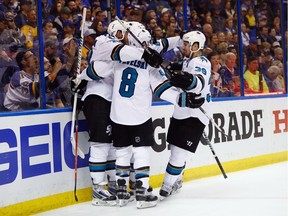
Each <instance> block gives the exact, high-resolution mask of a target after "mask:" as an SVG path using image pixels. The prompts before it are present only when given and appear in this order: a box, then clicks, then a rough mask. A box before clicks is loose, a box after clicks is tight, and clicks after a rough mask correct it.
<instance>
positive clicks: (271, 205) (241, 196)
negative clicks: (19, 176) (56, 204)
mask: <svg viewBox="0 0 288 216" xmlns="http://www.w3.org/2000/svg"><path fill="white" fill-rule="evenodd" d="M227 175H228V178H227V179H224V178H223V177H222V176H216V177H211V178H205V179H200V180H195V181H190V182H185V183H184V185H183V187H182V189H181V191H180V192H179V193H177V194H175V195H172V196H170V197H168V198H167V199H166V200H164V201H161V202H159V203H158V205H157V206H156V207H154V208H147V209H136V206H135V205H136V203H135V202H132V203H129V204H128V205H127V206H125V207H118V206H117V207H99V206H92V205H91V203H90V202H85V203H80V204H77V205H73V206H68V207H65V208H60V209H56V210H52V211H48V212H43V213H41V214H37V215H38V216H56V215H57V216H60V215H61V216H62V215H69V216H76V215H77V216H78V215H79V216H80V215H81V216H86V215H89V216H93V215H95V216H96V215H97V216H150V215H153V216H154V215H159V216H184V215H189V216H288V162H282V163H277V164H272V165H267V166H262V167H258V168H254V169H249V170H244V171H239V172H234V173H228V174H227ZM158 191H159V188H156V189H155V190H154V193H155V194H157V195H158Z"/></svg>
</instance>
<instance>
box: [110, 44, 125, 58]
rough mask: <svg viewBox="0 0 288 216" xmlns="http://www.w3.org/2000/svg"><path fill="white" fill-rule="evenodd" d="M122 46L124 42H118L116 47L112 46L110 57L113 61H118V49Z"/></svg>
mask: <svg viewBox="0 0 288 216" xmlns="http://www.w3.org/2000/svg"><path fill="white" fill-rule="evenodd" d="M123 47H124V44H119V45H117V46H116V47H114V48H113V50H112V54H111V59H112V60H113V61H120V60H121V59H120V50H121V49H122V48H123Z"/></svg>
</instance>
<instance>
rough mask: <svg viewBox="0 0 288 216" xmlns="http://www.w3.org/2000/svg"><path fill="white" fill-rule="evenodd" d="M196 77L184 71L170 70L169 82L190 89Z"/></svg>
mask: <svg viewBox="0 0 288 216" xmlns="http://www.w3.org/2000/svg"><path fill="white" fill-rule="evenodd" d="M195 79H196V77H195V76H194V75H193V74H190V73H188V72H185V71H172V73H171V78H170V81H171V84H172V85H173V86H175V87H178V88H181V89H185V90H190V89H192V88H193V87H194V85H195V83H194V82H196V80H195Z"/></svg>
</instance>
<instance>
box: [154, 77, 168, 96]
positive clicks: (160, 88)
mask: <svg viewBox="0 0 288 216" xmlns="http://www.w3.org/2000/svg"><path fill="white" fill-rule="evenodd" d="M171 86H172V85H171V82H170V81H169V80H166V81H165V82H163V83H161V84H160V85H158V86H157V87H156V88H155V90H154V94H155V95H156V96H158V97H160V96H161V95H162V94H163V92H165V91H166V90H167V89H169V88H170V87H171Z"/></svg>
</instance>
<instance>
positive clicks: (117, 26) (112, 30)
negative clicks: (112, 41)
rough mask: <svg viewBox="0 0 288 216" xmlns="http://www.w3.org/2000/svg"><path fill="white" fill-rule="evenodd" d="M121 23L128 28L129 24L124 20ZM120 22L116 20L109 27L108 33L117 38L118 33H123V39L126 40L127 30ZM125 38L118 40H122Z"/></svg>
mask: <svg viewBox="0 0 288 216" xmlns="http://www.w3.org/2000/svg"><path fill="white" fill-rule="evenodd" d="M120 22H122V23H123V24H124V26H127V27H128V25H127V22H125V21H123V20H121V21H120ZM120 22H119V21H118V20H114V21H112V22H111V23H110V24H109V25H108V28H107V32H108V34H109V35H111V36H113V37H116V34H117V32H118V31H121V33H122V35H123V38H124V35H125V33H126V29H125V28H124V27H123V26H122V25H121V23H120ZM123 38H118V39H119V40H122V39H123Z"/></svg>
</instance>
